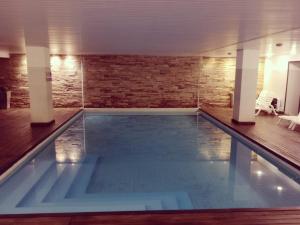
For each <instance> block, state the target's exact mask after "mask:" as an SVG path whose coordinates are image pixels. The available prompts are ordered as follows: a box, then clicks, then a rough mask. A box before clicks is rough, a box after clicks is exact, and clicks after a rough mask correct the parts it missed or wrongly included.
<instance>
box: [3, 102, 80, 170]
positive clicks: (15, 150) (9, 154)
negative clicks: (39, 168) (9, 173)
mask: <svg viewBox="0 0 300 225" xmlns="http://www.w3.org/2000/svg"><path fill="white" fill-rule="evenodd" d="M79 110H80V109H64V108H59V109H55V111H54V118H55V123H53V124H51V125H50V126H47V127H31V126H30V112H29V110H28V109H10V110H0V175H1V174H2V173H3V172H5V171H6V170H7V169H8V168H9V167H11V166H12V165H13V164H14V163H15V162H17V161H18V160H19V159H20V158H22V157H23V156H24V155H25V154H26V153H27V152H28V151H30V150H31V149H32V148H34V147H35V146H36V145H37V144H39V143H40V142H41V141H42V140H44V139H45V138H46V137H47V136H49V134H51V133H52V132H53V131H55V130H56V129H57V128H59V127H60V126H61V125H62V124H64V123H65V122H66V121H67V120H68V119H70V118H71V117H72V116H73V115H75V114H76V113H77V112H79Z"/></svg>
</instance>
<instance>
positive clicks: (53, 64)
mask: <svg viewBox="0 0 300 225" xmlns="http://www.w3.org/2000/svg"><path fill="white" fill-rule="evenodd" d="M50 65H51V67H53V69H56V70H57V69H59V68H60V66H61V59H60V57H59V56H52V57H51V59H50Z"/></svg>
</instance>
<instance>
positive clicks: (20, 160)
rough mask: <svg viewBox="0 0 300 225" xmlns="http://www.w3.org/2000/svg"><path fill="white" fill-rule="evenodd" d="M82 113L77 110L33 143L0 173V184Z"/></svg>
mask: <svg viewBox="0 0 300 225" xmlns="http://www.w3.org/2000/svg"><path fill="white" fill-rule="evenodd" d="M82 113H83V109H78V111H77V112H76V113H74V114H73V115H72V116H71V117H70V118H68V119H67V120H66V121H65V122H63V123H61V124H60V125H59V126H57V127H56V128H55V129H54V130H52V131H51V132H50V133H49V135H48V136H47V137H45V138H44V139H43V140H41V141H40V142H37V143H35V144H34V145H33V146H31V147H30V148H29V149H28V150H27V151H26V152H25V153H24V154H23V155H21V156H20V157H19V158H17V159H16V160H15V162H14V163H13V164H12V166H10V167H9V168H8V169H7V170H5V171H4V172H2V173H0V184H2V183H3V182H5V180H6V179H8V178H9V176H10V175H11V174H12V173H13V172H15V171H16V170H18V169H19V168H20V167H21V166H22V164H23V163H24V162H25V161H26V160H28V159H30V158H32V157H33V156H34V155H35V154H37V153H38V152H39V150H40V149H41V148H42V147H44V146H46V145H47V144H48V143H49V142H50V141H51V140H52V139H53V138H55V137H56V136H58V135H59V134H61V133H62V132H63V131H64V130H65V129H67V127H68V126H69V125H70V124H71V123H73V121H74V120H76V119H77V118H78V117H79V116H80V115H81V114H82Z"/></svg>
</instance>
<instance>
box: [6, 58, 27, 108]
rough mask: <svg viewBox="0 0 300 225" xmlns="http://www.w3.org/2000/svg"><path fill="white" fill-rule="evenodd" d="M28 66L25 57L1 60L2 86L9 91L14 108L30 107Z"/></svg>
mask: <svg viewBox="0 0 300 225" xmlns="http://www.w3.org/2000/svg"><path fill="white" fill-rule="evenodd" d="M26 74H27V65H26V58H25V56H24V55H11V57H10V58H9V59H4V58H1V59H0V86H1V87H5V88H7V89H9V90H10V91H11V92H12V93H11V107H12V108H26V107H29V92H28V77H27V75H26Z"/></svg>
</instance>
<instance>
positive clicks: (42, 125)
mask: <svg viewBox="0 0 300 225" xmlns="http://www.w3.org/2000/svg"><path fill="white" fill-rule="evenodd" d="M53 123H55V120H51V121H49V122H45V123H39V122H31V123H30V126H32V127H47V126H49V125H51V124H53Z"/></svg>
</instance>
